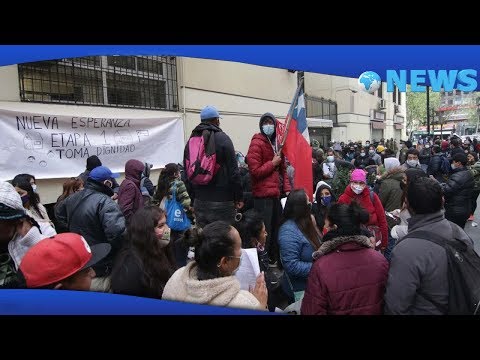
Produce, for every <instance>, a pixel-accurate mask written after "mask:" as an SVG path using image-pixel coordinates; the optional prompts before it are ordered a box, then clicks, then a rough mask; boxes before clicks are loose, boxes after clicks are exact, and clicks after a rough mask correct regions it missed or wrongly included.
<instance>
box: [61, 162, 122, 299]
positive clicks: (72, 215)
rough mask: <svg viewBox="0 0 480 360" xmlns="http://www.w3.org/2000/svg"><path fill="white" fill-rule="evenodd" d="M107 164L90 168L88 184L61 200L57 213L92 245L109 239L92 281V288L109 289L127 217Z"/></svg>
mask: <svg viewBox="0 0 480 360" xmlns="http://www.w3.org/2000/svg"><path fill="white" fill-rule="evenodd" d="M118 176H119V174H114V173H112V172H111V171H110V169H109V168H107V167H105V166H98V167H96V168H95V169H93V170H92V171H91V172H90V175H89V177H88V179H87V182H86V184H85V188H84V189H83V190H82V191H79V192H77V193H75V194H73V195H70V196H69V197H68V198H66V199H65V200H64V201H62V202H60V203H58V204H57V206H56V208H55V216H56V218H57V220H58V222H59V223H61V224H62V226H64V227H66V228H67V229H68V230H69V231H70V232H74V233H77V234H80V235H82V236H83V237H84V238H85V240H86V241H87V243H88V244H89V245H90V246H93V245H95V244H100V243H105V242H106V243H109V244H110V245H111V247H112V250H111V251H110V253H109V255H108V256H107V257H105V258H104V259H103V260H102V261H100V262H99V263H97V264H96V265H95V266H94V267H93V269H94V270H95V273H96V275H97V278H95V279H93V281H92V288H91V289H92V290H94V291H108V290H109V282H108V278H107V276H108V275H109V273H110V270H111V268H112V264H113V258H114V256H115V254H116V253H117V251H118V250H119V249H120V248H121V246H122V239H123V233H124V232H125V217H124V216H123V214H122V212H121V210H120V208H119V207H118V205H117V203H116V202H115V201H113V200H112V199H111V196H112V195H113V190H112V181H111V180H110V179H111V178H117V177H118Z"/></svg>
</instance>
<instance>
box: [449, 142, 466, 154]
mask: <svg viewBox="0 0 480 360" xmlns="http://www.w3.org/2000/svg"><path fill="white" fill-rule="evenodd" d="M460 144H461V141H460V139H459V138H457V137H454V138H453V139H452V140H451V141H450V148H451V150H450V158H451V159H453V157H454V156H455V154H464V153H465V152H464V150H463V149H462V147H461V146H460Z"/></svg>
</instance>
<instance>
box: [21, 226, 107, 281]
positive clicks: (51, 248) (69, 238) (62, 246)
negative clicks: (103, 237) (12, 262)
mask: <svg viewBox="0 0 480 360" xmlns="http://www.w3.org/2000/svg"><path fill="white" fill-rule="evenodd" d="M110 249H111V246H110V244H107V243H102V244H96V245H92V246H89V245H88V243H87V242H86V241H85V239H84V238H83V236H81V235H79V234H74V233H63V234H57V235H55V236H52V237H49V238H46V239H43V240H41V241H39V242H38V243H37V244H35V245H34V246H32V247H31V248H30V249H29V250H28V251H27V253H26V254H25V256H24V257H23V259H22V262H21V263H20V270H21V272H22V274H23V276H24V277H25V281H26V284H27V287H29V288H36V287H42V286H46V285H50V284H54V283H56V282H58V281H60V280H63V279H66V278H68V277H69V276H71V275H73V274H75V273H76V272H78V271H80V270H83V269H87V268H89V267H91V266H92V265H95V264H96V263H97V262H99V261H100V260H102V259H103V258H104V257H105V256H107V255H108V253H109V252H110Z"/></svg>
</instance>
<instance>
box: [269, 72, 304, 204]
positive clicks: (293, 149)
mask: <svg viewBox="0 0 480 360" xmlns="http://www.w3.org/2000/svg"><path fill="white" fill-rule="evenodd" d="M302 85H303V79H302V81H301V82H300V85H299V86H298V89H297V91H296V92H295V96H294V98H293V101H292V104H291V105H290V110H289V111H288V114H287V118H286V120H285V125H283V124H280V123H279V122H277V124H279V125H278V126H277V133H280V134H281V137H282V140H281V142H280V146H281V149H282V152H283V154H284V155H285V156H286V157H287V159H288V160H289V161H290V164H292V166H293V168H294V169H295V177H294V181H293V182H294V187H295V189H304V190H305V192H306V193H307V196H308V197H309V199H310V201H313V175H312V148H311V147H310V136H309V135H308V126H307V116H306V109H305V93H304V91H303V86H302Z"/></svg>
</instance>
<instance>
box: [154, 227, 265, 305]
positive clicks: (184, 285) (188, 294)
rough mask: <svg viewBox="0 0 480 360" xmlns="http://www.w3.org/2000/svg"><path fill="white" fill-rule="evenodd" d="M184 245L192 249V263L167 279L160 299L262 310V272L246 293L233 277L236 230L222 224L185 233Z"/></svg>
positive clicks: (238, 246) (238, 256) (238, 255)
mask: <svg viewBox="0 0 480 360" xmlns="http://www.w3.org/2000/svg"><path fill="white" fill-rule="evenodd" d="M185 242H186V243H187V244H188V245H190V246H193V247H195V261H191V262H189V263H188V265H187V266H184V267H182V268H180V269H178V270H177V271H176V272H175V274H173V276H172V277H171V278H170V280H169V281H168V283H167V285H166V286H165V290H164V292H163V296H162V299H165V300H171V301H183V302H191V303H197V304H206V305H215V306H227V307H234V308H247V309H257V310H265V309H266V307H267V301H268V292H267V286H266V284H265V279H264V274H263V272H262V273H260V275H258V277H257V280H256V283H255V287H254V288H253V289H252V290H251V292H250V291H248V290H242V289H240V282H239V280H238V279H237V277H236V276H235V273H236V271H237V270H238V268H239V267H240V262H241V260H242V240H241V239H240V235H239V234H238V231H237V230H236V229H235V228H234V227H233V226H231V225H230V224H228V223H226V222H224V221H214V222H213V223H211V224H208V225H206V226H205V227H204V228H203V229H201V228H192V229H189V230H187V231H185Z"/></svg>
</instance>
